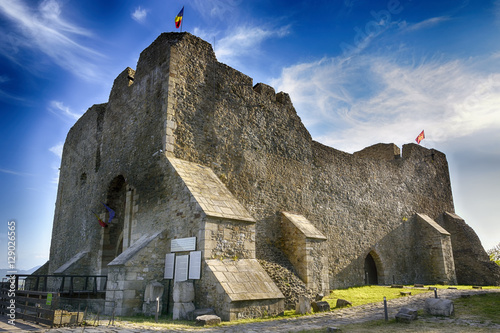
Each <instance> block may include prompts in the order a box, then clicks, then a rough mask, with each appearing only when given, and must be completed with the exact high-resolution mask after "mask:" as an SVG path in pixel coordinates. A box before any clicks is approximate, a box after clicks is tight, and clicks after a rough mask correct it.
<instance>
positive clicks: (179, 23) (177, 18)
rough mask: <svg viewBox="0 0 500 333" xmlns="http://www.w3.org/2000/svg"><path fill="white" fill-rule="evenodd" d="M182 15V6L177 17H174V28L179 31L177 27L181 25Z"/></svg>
mask: <svg viewBox="0 0 500 333" xmlns="http://www.w3.org/2000/svg"><path fill="white" fill-rule="evenodd" d="M183 15H184V6H183V7H182V9H181V11H180V12H179V14H177V16H176V17H175V28H176V29H179V27H180V26H181V23H182V16H183Z"/></svg>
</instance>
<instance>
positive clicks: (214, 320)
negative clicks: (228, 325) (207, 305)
mask: <svg viewBox="0 0 500 333" xmlns="http://www.w3.org/2000/svg"><path fill="white" fill-rule="evenodd" d="M219 324H220V317H219V316H216V315H203V316H198V317H196V325H199V326H213V325H219Z"/></svg>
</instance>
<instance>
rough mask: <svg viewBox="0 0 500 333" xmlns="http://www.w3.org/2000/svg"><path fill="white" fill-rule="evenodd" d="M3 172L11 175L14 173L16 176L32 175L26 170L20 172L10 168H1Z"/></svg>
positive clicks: (0, 170)
mask: <svg viewBox="0 0 500 333" xmlns="http://www.w3.org/2000/svg"><path fill="white" fill-rule="evenodd" d="M0 172H1V173H6V174H9V175H14V176H32V175H31V174H29V173H24V172H19V171H13V170H8V169H0Z"/></svg>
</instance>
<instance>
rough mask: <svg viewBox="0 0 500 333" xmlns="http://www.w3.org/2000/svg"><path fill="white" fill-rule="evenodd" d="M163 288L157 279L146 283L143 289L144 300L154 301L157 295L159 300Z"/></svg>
mask: <svg viewBox="0 0 500 333" xmlns="http://www.w3.org/2000/svg"><path fill="white" fill-rule="evenodd" d="M163 289H164V287H163V285H162V284H161V283H160V282H158V281H153V282H150V283H148V284H147V285H146V289H145V290H144V302H155V301H156V298H157V297H159V298H160V300H161V298H162V296H163Z"/></svg>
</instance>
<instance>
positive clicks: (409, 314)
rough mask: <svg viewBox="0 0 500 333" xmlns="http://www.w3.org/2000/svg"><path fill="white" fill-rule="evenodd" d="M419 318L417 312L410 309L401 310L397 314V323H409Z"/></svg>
mask: <svg viewBox="0 0 500 333" xmlns="http://www.w3.org/2000/svg"><path fill="white" fill-rule="evenodd" d="M417 317H418V313H417V310H415V309H410V308H401V310H399V311H398V313H397V314H396V321H398V322H405V323H409V322H411V321H413V320H416V319H417Z"/></svg>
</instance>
